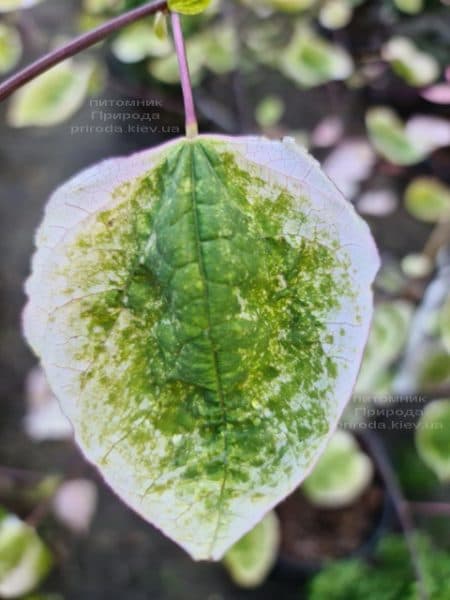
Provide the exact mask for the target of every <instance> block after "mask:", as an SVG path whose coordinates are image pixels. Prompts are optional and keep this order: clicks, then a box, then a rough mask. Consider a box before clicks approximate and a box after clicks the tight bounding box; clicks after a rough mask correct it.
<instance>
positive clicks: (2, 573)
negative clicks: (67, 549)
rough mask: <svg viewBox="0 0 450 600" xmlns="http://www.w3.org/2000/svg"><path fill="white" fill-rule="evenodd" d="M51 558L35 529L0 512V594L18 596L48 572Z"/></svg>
mask: <svg viewBox="0 0 450 600" xmlns="http://www.w3.org/2000/svg"><path fill="white" fill-rule="evenodd" d="M51 565H52V558H51V554H50V552H49V550H48V549H47V547H46V545H45V544H44V543H43V542H42V541H41V539H40V538H39V536H38V534H37V533H36V531H35V530H34V529H33V528H32V527H30V526H29V525H26V524H25V523H23V522H22V521H21V520H20V519H18V518H17V517H16V516H15V515H12V514H9V513H8V512H6V511H4V510H3V509H2V510H1V512H0V597H1V598H19V597H21V596H23V595H24V594H26V593H27V592H30V591H32V590H33V589H34V588H35V587H36V586H37V585H38V584H39V583H40V582H41V580H42V579H43V578H44V577H45V576H46V575H47V573H48V572H49V570H50V568H51Z"/></svg>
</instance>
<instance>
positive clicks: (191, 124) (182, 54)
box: [171, 13, 198, 138]
mask: <svg viewBox="0 0 450 600" xmlns="http://www.w3.org/2000/svg"><path fill="white" fill-rule="evenodd" d="M171 20H172V33H173V40H174V43H175V50H176V53H177V58H178V67H179V70H180V81H181V89H182V91H183V100H184V112H185V117H186V136H187V137H189V138H191V137H195V136H196V135H198V124H197V117H196V114H195V106H194V97H193V95H192V85H191V77H190V75H189V66H188V61H187V56H186V46H185V44H184V37H183V30H182V28H181V19H180V15H178V14H177V13H171Z"/></svg>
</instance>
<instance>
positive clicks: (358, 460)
mask: <svg viewBox="0 0 450 600" xmlns="http://www.w3.org/2000/svg"><path fill="white" fill-rule="evenodd" d="M372 477H373V465H372V461H371V460H370V458H369V457H368V456H367V454H365V453H364V452H362V451H361V449H360V447H359V445H358V442H357V441H356V439H355V438H354V437H353V435H351V434H350V433H347V432H346V431H336V433H335V434H334V435H333V437H332V438H331V440H330V441H329V443H328V446H327V447H326V449H325V451H324V453H323V454H322V456H321V457H320V459H319V461H318V462H317V464H316V466H315V467H314V470H313V472H312V473H311V475H309V476H308V477H307V478H306V479H305V481H304V482H303V484H302V486H301V489H302V491H303V493H304V494H305V496H306V497H307V498H308V500H309V501H310V502H312V503H313V504H315V505H317V506H320V507H322V508H332V509H336V508H341V507H344V506H349V505H350V504H352V503H353V502H355V500H357V498H358V497H359V496H360V495H361V494H362V493H363V492H364V490H365V489H366V488H367V487H368V485H369V484H370V482H371V480H372Z"/></svg>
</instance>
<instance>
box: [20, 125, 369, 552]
mask: <svg viewBox="0 0 450 600" xmlns="http://www.w3.org/2000/svg"><path fill="white" fill-rule="evenodd" d="M37 246H38V250H37V252H36V254H35V256H34V260H33V273H32V275H31V277H30V279H29V280H28V283H27V286H26V289H27V293H28V296H29V303H28V306H27V309H26V312H25V332H26V336H27V338H28V340H29V341H30V343H31V345H32V346H33V348H34V349H35V351H36V352H37V354H38V355H39V356H40V358H41V361H42V364H43V366H44V368H45V370H46V373H47V376H48V378H49V381H50V384H51V386H52V388H53V390H54V392H55V393H56V395H57V396H58V397H59V399H60V401H61V404H62V406H63V409H64V411H65V413H66V414H67V416H68V417H69V418H70V419H71V421H72V423H73V425H74V429H75V435H76V438H77V441H78V443H79V444H80V446H81V448H82V449H83V450H84V452H85V454H86V456H87V457H88V458H89V460H91V461H92V462H93V463H95V464H96V465H97V466H98V467H99V469H100V471H101V472H102V474H103V475H104V477H105V479H106V481H107V482H108V483H109V484H110V485H111V487H112V488H113V489H114V490H115V491H116V492H117V493H118V494H119V496H120V497H121V498H122V499H123V500H124V501H125V502H127V503H128V504H129V505H130V506H131V507H133V508H134V509H135V510H136V511H137V512H138V513H139V514H141V515H142V516H143V517H144V518H145V519H147V520H148V521H150V522H152V523H153V524H155V525H156V526H157V527H159V528H160V529H162V530H163V531H164V532H165V533H166V534H167V535H168V536H170V537H171V538H173V539H174V540H175V541H176V542H177V543H178V544H180V545H181V546H182V547H183V548H185V549H186V550H187V551H188V552H189V553H190V554H191V555H192V556H193V557H194V558H196V559H205V558H207V559H214V560H217V559H219V558H221V557H222V555H223V554H224V553H225V551H226V550H227V549H228V548H229V547H230V546H231V545H232V544H233V543H234V542H235V541H236V540H238V539H239V538H240V537H241V536H242V535H243V534H245V533H246V532H247V531H248V530H250V529H251V528H252V527H253V526H254V525H255V524H256V523H257V522H258V521H260V520H261V518H262V517H263V515H264V514H265V513H266V512H267V511H268V510H269V509H270V508H271V507H272V506H274V505H275V504H277V503H278V502H279V501H280V500H281V499H282V498H283V497H284V496H286V495H287V494H288V493H290V492H291V491H292V490H293V489H294V488H295V487H297V486H298V485H299V484H300V482H301V481H302V480H303V479H304V478H305V477H306V475H307V474H308V473H309V472H310V470H311V469H312V467H313V465H314V463H315V461H316V460H317V458H318V456H319V455H320V453H321V451H322V450H323V448H324V447H325V445H326V443H327V441H328V439H329V437H330V435H331V434H332V432H333V430H334V429H335V427H336V423H337V421H338V419H339V416H340V414H341V413H342V410H343V408H344V406H345V404H346V402H347V400H348V398H349V396H350V393H351V390H352V388H353V385H354V382H355V379H356V375H357V372H358V368H359V364H360V360H361V355H362V351H363V348H364V344H365V341H366V337H367V332H368V328H369V323H370V319H371V315H372V293H371V289H370V287H371V283H372V281H373V278H374V275H375V273H376V271H377V269H378V255H377V252H376V249H375V246H374V244H373V241H372V238H371V236H370V233H369V230H368V228H367V226H366V224H365V223H364V222H363V221H362V220H361V219H360V218H359V217H358V216H357V214H356V213H355V212H354V210H353V208H352V207H351V205H350V204H348V203H347V202H346V201H345V200H344V198H343V197H342V196H341V194H340V193H339V192H338V190H337V189H336V188H335V187H334V186H333V184H332V183H331V182H330V181H329V180H328V179H327V177H326V176H325V175H324V174H323V173H322V171H321V170H320V168H319V166H318V164H317V163H316V162H315V161H314V160H313V159H312V158H311V157H310V156H309V155H308V154H307V153H306V152H305V151H303V150H302V149H300V148H299V147H298V146H296V145H295V143H294V142H293V141H290V140H285V141H284V142H276V141H269V140H267V139H264V138H258V137H242V138H230V137H219V136H200V137H197V138H195V139H194V140H187V139H178V140H175V141H173V142H171V143H169V144H166V145H164V146H162V147H159V148H156V149H151V150H147V151H144V152H140V153H138V154H135V155H133V156H131V157H128V158H117V159H112V160H107V161H105V162H103V163H100V164H99V165H96V166H94V167H92V168H90V169H87V170H86V171H84V172H83V173H81V174H79V175H78V176H76V177H75V178H74V179H72V180H71V181H69V182H68V183H66V184H65V185H63V186H62V187H61V188H60V189H59V190H58V191H57V192H56V193H55V194H54V196H53V197H52V198H51V200H50V202H49V204H48V206H47V209H46V214H45V218H44V221H43V223H42V225H41V227H40V229H39V232H38V235H37Z"/></svg>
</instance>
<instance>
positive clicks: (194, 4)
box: [167, 0, 211, 15]
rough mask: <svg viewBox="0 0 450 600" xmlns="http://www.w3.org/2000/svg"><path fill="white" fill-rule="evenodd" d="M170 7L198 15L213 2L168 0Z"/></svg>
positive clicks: (205, 0)
mask: <svg viewBox="0 0 450 600" xmlns="http://www.w3.org/2000/svg"><path fill="white" fill-rule="evenodd" d="M167 4H168V5H169V9H170V10H172V11H174V12H179V13H182V14H183V15H197V14H198V13H201V12H203V11H204V10H206V9H207V8H208V6H209V5H210V4H211V0H168V2H167Z"/></svg>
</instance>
